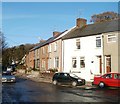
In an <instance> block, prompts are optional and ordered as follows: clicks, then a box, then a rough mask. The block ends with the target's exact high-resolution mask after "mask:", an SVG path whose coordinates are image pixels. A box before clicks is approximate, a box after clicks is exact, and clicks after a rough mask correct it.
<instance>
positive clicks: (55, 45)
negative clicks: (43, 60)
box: [54, 42, 57, 51]
mask: <svg viewBox="0 0 120 104" xmlns="http://www.w3.org/2000/svg"><path fill="white" fill-rule="evenodd" d="M54 51H57V42H55V43H54Z"/></svg>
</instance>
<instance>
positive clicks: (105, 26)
mask: <svg viewBox="0 0 120 104" xmlns="http://www.w3.org/2000/svg"><path fill="white" fill-rule="evenodd" d="M118 23H120V20H112V21H106V22H101V23H95V24H89V25H86V26H84V27H82V28H77V27H76V29H74V31H71V32H69V33H68V34H67V35H65V36H63V37H62V39H63V40H64V39H71V38H77V37H85V36H92V35H96V34H100V33H107V32H113V31H120V28H118Z"/></svg>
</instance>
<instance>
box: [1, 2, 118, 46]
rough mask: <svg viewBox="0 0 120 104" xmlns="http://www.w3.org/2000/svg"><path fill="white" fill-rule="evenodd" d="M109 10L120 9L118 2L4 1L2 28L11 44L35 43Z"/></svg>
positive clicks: (9, 44) (115, 10)
mask: <svg viewBox="0 0 120 104" xmlns="http://www.w3.org/2000/svg"><path fill="white" fill-rule="evenodd" d="M106 11H114V12H117V13H118V2H3V3H2V32H3V33H4V36H5V39H6V42H7V43H8V46H9V47H12V46H17V45H21V44H27V43H30V44H35V43H38V42H39V40H40V39H48V38H50V37H52V36H53V31H60V32H62V31H64V30H68V29H70V28H72V27H73V26H75V25H76V19H77V18H85V19H87V24H90V19H91V16H92V15H93V14H99V13H102V12H106Z"/></svg>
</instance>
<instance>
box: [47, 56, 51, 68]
mask: <svg viewBox="0 0 120 104" xmlns="http://www.w3.org/2000/svg"><path fill="white" fill-rule="evenodd" d="M48 68H51V58H49V60H48Z"/></svg>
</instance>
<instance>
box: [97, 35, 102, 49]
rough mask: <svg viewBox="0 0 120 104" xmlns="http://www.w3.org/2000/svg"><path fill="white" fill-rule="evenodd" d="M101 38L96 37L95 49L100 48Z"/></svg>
mask: <svg viewBox="0 0 120 104" xmlns="http://www.w3.org/2000/svg"><path fill="white" fill-rule="evenodd" d="M101 43H102V42H101V36H97V37H96V47H97V48H100V47H101Z"/></svg>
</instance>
